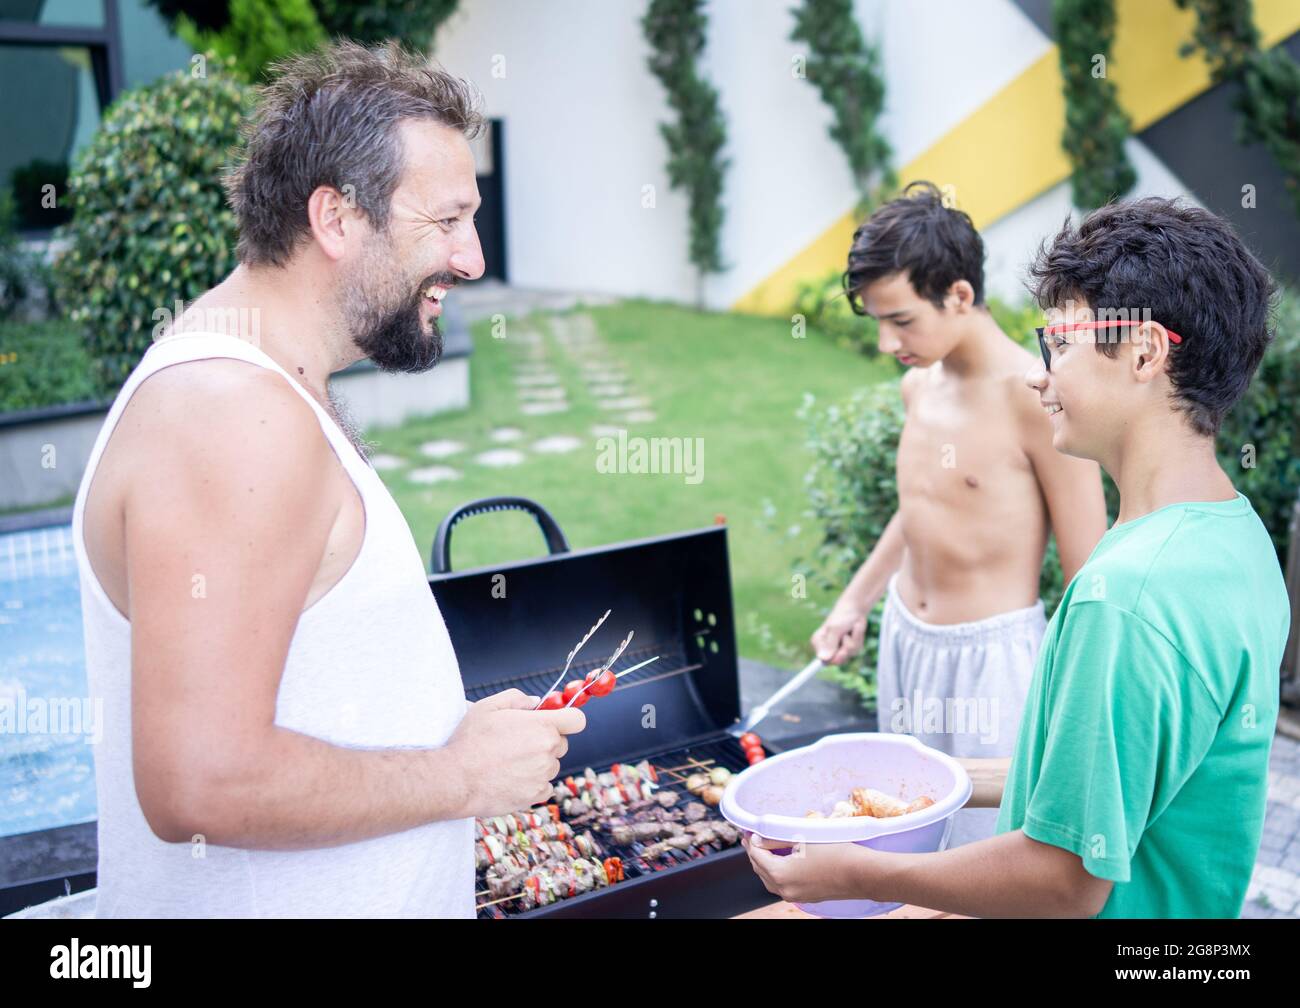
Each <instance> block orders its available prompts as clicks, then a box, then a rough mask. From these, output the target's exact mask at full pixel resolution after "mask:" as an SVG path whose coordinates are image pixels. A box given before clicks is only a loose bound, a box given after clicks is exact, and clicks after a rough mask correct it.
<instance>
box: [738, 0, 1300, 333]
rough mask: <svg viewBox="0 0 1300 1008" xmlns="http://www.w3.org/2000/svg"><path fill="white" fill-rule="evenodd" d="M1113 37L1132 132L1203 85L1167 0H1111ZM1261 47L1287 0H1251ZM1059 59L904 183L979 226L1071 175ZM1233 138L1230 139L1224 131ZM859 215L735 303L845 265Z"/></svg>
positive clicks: (1279, 26)
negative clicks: (944, 189)
mask: <svg viewBox="0 0 1300 1008" xmlns="http://www.w3.org/2000/svg"><path fill="white" fill-rule="evenodd" d="M1116 16H1117V25H1116V32H1115V43H1114V46H1113V48H1112V52H1111V60H1110V65H1109V66H1108V67H1107V70H1108V73H1109V75H1110V77H1111V79H1112V80H1114V81H1115V87H1116V89H1117V91H1118V92H1119V100H1120V103H1121V104H1122V105H1123V107H1124V110H1125V111H1126V112H1127V113H1128V115H1129V118H1130V119H1131V120H1132V124H1133V132H1135V133H1136V132H1138V131H1140V130H1144V129H1146V128H1147V127H1148V126H1150V125H1151V124H1152V123H1155V122H1158V121H1159V120H1160V119H1163V118H1164V117H1165V116H1167V115H1168V114H1169V113H1170V112H1172V111H1174V109H1176V108H1178V107H1180V106H1181V105H1184V104H1186V103H1187V102H1189V101H1191V99H1193V98H1195V97H1196V96H1197V95H1199V94H1201V93H1202V92H1203V91H1205V90H1206V89H1207V88H1209V86H1210V73H1209V69H1208V68H1207V67H1206V65H1205V61H1204V60H1203V59H1202V58H1201V57H1200V56H1199V55H1195V56H1192V57H1189V58H1187V59H1182V58H1180V57H1179V56H1178V47H1179V45H1180V44H1181V43H1182V42H1183V41H1185V40H1188V39H1190V38H1191V37H1192V29H1193V26H1194V25H1195V20H1196V19H1195V15H1194V14H1193V13H1192V12H1191V11H1183V10H1180V9H1178V8H1177V7H1176V6H1175V5H1174V3H1173V0H1118V2H1117V4H1116ZM1255 24H1256V25H1257V26H1258V28H1259V32H1260V36H1261V40H1262V42H1263V44H1264V45H1265V46H1274V45H1277V44H1278V43H1279V42H1281V41H1282V40H1283V39H1285V38H1288V37H1290V36H1291V35H1293V34H1295V33H1296V32H1297V31H1300V4H1297V3H1296V2H1295V0H1255ZM1059 60H1060V57H1059V54H1058V51H1057V48H1056V46H1055V45H1053V46H1052V47H1051V48H1050V49H1048V51H1047V52H1046V53H1044V54H1043V56H1042V57H1041V58H1040V59H1038V60H1036V61H1035V62H1034V63H1033V64H1032V65H1030V66H1029V67H1028V68H1027V69H1026V70H1025V71H1024V72H1023V73H1021V74H1020V76H1018V77H1017V78H1016V79H1015V80H1013V81H1012V82H1011V83H1010V84H1008V85H1006V87H1004V88H1002V90H1001V91H999V92H997V93H996V94H995V95H993V96H992V97H991V98H990V99H989V100H988V101H987V102H985V103H984V104H983V105H981V106H980V107H979V108H978V109H976V110H975V111H974V112H972V113H971V114H970V115H969V116H967V117H966V118H965V119H964V120H962V121H961V122H960V123H958V124H957V125H956V126H954V127H953V128H952V129H951V130H949V131H948V132H947V133H946V134H944V135H943V136H942V137H940V138H939V140H938V141H936V142H935V143H934V144H933V145H932V146H930V147H929V148H928V149H927V150H926V151H925V152H924V153H922V154H921V155H919V156H918V157H917V158H915V159H914V160H913V161H912V162H911V163H909V164H907V165H905V166H904V167H903V169H902V170H901V171H900V172H899V178H900V179H901V180H902V181H903V182H904V183H906V182H908V181H911V180H912V179H929V180H930V181H932V182H935V183H937V184H938V185H940V186H944V185H951V186H953V191H954V195H955V196H956V200H957V204H958V205H959V206H960V207H961V208H962V209H963V210H965V211H966V212H967V213H968V214H970V216H971V219H972V220H973V221H974V222H975V226H976V227H978V228H983V227H987V226H988V225H989V224H992V223H993V222H994V221H996V220H998V219H999V218H1001V217H1003V216H1005V215H1006V214H1008V213H1010V212H1011V211H1012V210H1015V209H1016V208H1017V207H1020V206H1023V205H1024V204H1025V203H1028V202H1029V201H1030V200H1032V199H1033V198H1034V197H1036V196H1038V195H1040V194H1042V193H1044V192H1046V191H1047V190H1048V189H1051V188H1052V187H1053V186H1055V185H1057V184H1058V183H1060V182H1062V181H1064V180H1065V179H1067V178H1069V177H1070V163H1069V161H1068V160H1067V158H1066V156H1065V153H1064V151H1062V150H1061V144H1060V136H1061V132H1062V130H1063V129H1064V127H1065V99H1064V97H1063V95H1062V90H1061V89H1062V81H1061V70H1060V62H1059ZM1225 139H1227V140H1228V142H1235V140H1233V139H1232V138H1225ZM858 223H859V221H858V219H857V218H856V216H855V215H854V213H853V212H852V211H849V212H848V213H846V214H844V216H843V217H841V218H839V219H838V220H837V221H836V222H835V223H834V224H832V225H831V226H830V227H829V228H827V229H826V230H825V231H824V232H822V234H821V235H819V236H818V237H817V238H816V239H815V240H814V241H813V242H812V243H811V244H809V245H808V246H807V247H805V248H804V249H803V250H802V251H800V252H799V253H798V254H797V255H795V256H794V257H793V258H791V259H790V260H789V261H787V262H786V263H785V265H783V266H781V267H780V268H779V269H777V270H776V271H774V272H773V273H772V274H770V275H769V276H768V277H766V278H765V279H764V280H763V281H762V282H760V283H759V284H758V285H757V286H755V287H754V288H753V289H751V290H750V291H749V292H748V293H746V294H745V296H744V297H742V298H740V299H739V300H738V301H737V302H736V303H735V304H734V305H733V306H732V308H733V309H734V310H735V311H740V312H750V313H753V314H758V315H780V314H784V313H785V312H787V311H788V310H789V309H790V305H791V304H792V303H793V302H794V298H795V293H796V290H797V288H798V285H799V283H800V282H802V281H807V280H810V279H814V278H818V277H822V276H825V275H826V274H827V273H829V272H830V271H831V270H839V269H843V268H844V265H845V257H846V255H847V254H848V249H849V244H850V242H851V241H852V239H853V232H854V230H855V229H856V228H857V226H858Z"/></svg>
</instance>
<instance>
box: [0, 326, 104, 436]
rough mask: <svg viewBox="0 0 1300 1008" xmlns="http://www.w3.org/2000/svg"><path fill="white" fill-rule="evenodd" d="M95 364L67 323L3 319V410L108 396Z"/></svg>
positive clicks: (0, 391)
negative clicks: (98, 379)
mask: <svg viewBox="0 0 1300 1008" xmlns="http://www.w3.org/2000/svg"><path fill="white" fill-rule="evenodd" d="M93 364H94V362H93V360H92V359H91V357H90V354H89V353H87V352H86V345H85V342H84V341H83V340H82V337H81V330H80V329H79V328H78V327H77V326H74V325H71V324H69V323H68V322H64V321H61V320H58V321H50V322H4V323H0V413H10V412H13V411H15V410H28V409H37V408H39V407H41V406H61V405H63V404H64V403H74V402H85V401H87V400H100V399H102V398H104V396H103V393H102V390H101V389H100V388H99V387H98V385H96V383H95V379H94V367H93Z"/></svg>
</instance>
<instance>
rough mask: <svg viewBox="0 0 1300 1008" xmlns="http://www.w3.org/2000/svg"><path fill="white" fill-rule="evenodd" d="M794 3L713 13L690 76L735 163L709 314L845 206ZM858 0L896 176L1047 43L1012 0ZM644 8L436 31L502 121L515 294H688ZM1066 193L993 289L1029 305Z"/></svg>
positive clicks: (1002, 262) (565, 0)
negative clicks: (875, 50) (803, 66)
mask: <svg viewBox="0 0 1300 1008" xmlns="http://www.w3.org/2000/svg"><path fill="white" fill-rule="evenodd" d="M795 2H796V0H712V2H711V3H710V4H709V6H708V11H709V35H708V38H709V43H708V49H707V51H706V53H705V57H704V59H703V60H702V72H703V73H704V75H705V76H706V77H707V78H708V79H709V80H710V81H711V82H712V83H713V84H714V86H715V87H717V88H718V90H719V92H720V98H721V105H722V109H723V113H724V114H725V115H726V117H727V123H728V125H727V148H726V150H725V156H726V157H727V158H729V160H730V162H731V163H730V166H729V168H728V170H727V174H726V184H725V190H724V200H725V208H726V210H725V224H724V229H723V235H722V249H723V258H724V261H725V262H726V263H727V265H728V266H729V267H730V268H729V269H728V270H727V272H725V273H723V274H720V275H715V276H712V277H710V278H709V279H708V281H707V283H706V287H705V293H706V301H707V303H708V304H710V305H711V306H714V307H726V306H728V305H730V304H732V303H733V302H735V301H736V300H737V299H738V298H740V297H741V296H742V295H744V294H745V293H746V292H747V291H749V290H750V289H751V288H752V287H753V286H754V285H755V284H757V283H759V282H760V281H761V280H763V279H764V278H765V277H766V276H768V275H769V274H770V273H771V272H772V271H774V270H775V269H777V268H779V267H780V266H781V265H782V264H783V263H785V262H786V261H788V260H789V259H790V258H791V257H792V256H793V255H794V254H795V253H797V252H798V251H799V250H800V249H802V248H804V247H805V246H806V245H807V244H808V243H810V242H811V241H813V240H814V239H815V238H817V237H818V236H819V235H820V234H821V233H822V232H823V231H825V229H826V228H827V227H829V226H830V225H831V224H832V223H834V222H835V221H836V220H837V219H839V218H840V216H841V215H843V214H844V213H845V211H847V210H848V209H850V208H851V207H852V205H853V203H854V198H855V193H854V190H853V186H852V181H851V179H850V177H849V172H848V169H847V166H846V165H845V161H844V156H843V153H842V152H841V151H840V149H839V147H838V146H837V145H835V144H834V142H833V141H832V140H831V139H830V137H829V136H828V134H827V127H828V126H829V124H830V121H831V115H830V111H829V109H827V107H826V106H825V105H824V104H823V103H822V101H821V98H820V96H819V94H818V92H817V90H816V89H815V88H814V87H813V86H812V85H810V84H809V83H808V82H807V81H806V80H802V79H798V78H796V77H795V76H794V74H793V73H792V67H793V57H794V56H795V55H796V54H797V53H799V52H800V51H801V50H802V44H800V45H796V44H795V43H794V42H791V41H790V38H789V35H790V31H791V29H792V27H793V23H794V20H793V17H792V15H791V14H790V9H791V8H792V7H793V6H794V4H795ZM855 7H856V11H857V16H858V23H859V25H860V27H861V28H862V30H863V31H864V33H865V34H866V36H867V37H868V39H874V40H878V41H880V42H881V43H882V46H883V63H884V71H885V78H886V113H885V117H884V122H883V126H884V129H885V132H886V135H887V137H888V138H889V141H890V143H891V144H892V146H893V148H894V154H895V157H894V161H895V164H897V165H899V166H903V165H905V164H907V162H908V161H910V160H911V159H912V158H914V157H916V156H917V155H919V154H920V153H922V152H923V151H924V150H926V149H927V148H928V147H929V146H930V145H931V144H933V143H934V142H935V141H936V140H937V139H939V138H940V137H941V136H943V134H944V133H946V132H947V131H948V130H949V129H951V128H952V127H953V126H955V125H956V124H957V123H959V122H961V121H962V120H963V119H964V118H965V117H966V116H967V115H969V114H970V113H971V112H973V111H974V110H975V109H977V108H978V107H979V106H980V105H981V104H983V103H984V102H985V101H986V100H987V99H988V98H989V97H990V96H991V95H992V94H994V93H995V92H996V91H997V90H999V89H1000V88H1002V87H1003V86H1005V85H1006V84H1008V83H1009V82H1010V81H1011V80H1013V79H1014V78H1015V77H1016V76H1017V75H1018V74H1020V73H1021V72H1022V71H1023V70H1024V69H1025V68H1026V67H1028V66H1029V65H1030V64H1031V63H1033V62H1034V61H1035V60H1037V59H1038V58H1039V57H1040V56H1042V54H1043V53H1044V52H1045V51H1046V50H1047V48H1048V47H1049V44H1050V43H1049V41H1048V39H1047V38H1046V37H1045V36H1044V35H1043V34H1042V33H1041V32H1040V31H1038V29H1037V28H1035V27H1034V26H1033V24H1032V23H1031V22H1030V21H1029V20H1028V19H1027V18H1026V17H1025V16H1024V15H1023V14H1022V13H1021V12H1020V10H1019V8H1018V7H1016V5H1015V4H1014V3H1013V2H1012V0H855ZM645 8H646V3H645V0H536V2H523V0H473V2H470V3H466V4H463V5H462V9H461V10H460V11H459V12H458V13H457V14H456V15H455V16H454V17H453V18H452V19H451V20H450V21H449V22H448V23H447V24H446V25H445V26H444V27H443V29H442V31H441V32H440V33H439V36H438V39H437V45H436V49H435V54H436V56H437V58H438V59H439V60H440V61H441V62H442V63H443V64H444V65H445V66H446V67H447V68H448V69H449V70H451V71H453V72H455V73H457V74H459V75H461V76H465V77H468V78H470V79H471V80H473V81H474V82H475V83H476V84H477V85H478V86H479V87H480V89H481V90H482V91H483V92H484V98H485V106H486V111H487V112H488V114H489V115H492V116H500V117H502V118H504V120H505V148H506V156H505V186H506V244H507V248H508V270H509V274H510V279H511V282H512V283H515V284H517V285H520V286H524V287H536V288H541V289H554V290H580V291H593V292H605V293H610V294H618V295H628V296H647V297H653V298H664V299H671V300H680V301H685V302H690V301H693V300H694V298H695V270H694V268H693V267H692V266H691V264H690V262H689V261H688V259H687V242H688V226H689V225H688V222H687V208H686V199H685V196H684V195H683V194H682V193H679V192H675V191H673V190H671V189H670V188H669V185H668V179H667V176H666V173H665V170H664V161H665V155H666V152H665V147H664V142H663V139H662V137H661V136H660V135H659V130H658V124H659V123H660V122H662V121H664V120H665V119H666V118H667V117H668V115H669V110H668V107H667V104H666V101H665V99H664V94H663V89H662V88H661V87H660V85H659V82H658V81H657V80H655V79H654V78H653V77H652V76H651V75H650V72H649V70H648V69H646V57H647V54H648V49H647V46H646V43H645V41H644V39H643V37H642V33H641V26H640V18H641V16H642V14H643V13H644V11H645ZM494 61H495V62H494ZM494 67H495V68H496V74H497V76H494ZM502 74H503V75H502ZM1043 142H1044V143H1056V142H1058V141H1057V138H1056V137H1055V136H1048V135H1044V137H1043ZM1153 160H1154V159H1152V158H1150V157H1149V155H1148V156H1147V157H1146V161H1147V162H1151V161H1153ZM1147 168H1148V169H1149V170H1147V171H1144V173H1143V181H1144V183H1148V182H1149V183H1150V185H1151V186H1152V187H1153V191H1160V186H1161V184H1162V182H1163V181H1167V180H1162V179H1160V178H1159V171H1158V170H1156V169H1157V168H1158V164H1157V165H1156V166H1155V167H1152V166H1151V165H1150V164H1148V165H1147ZM904 181H906V180H904ZM645 185H652V186H654V188H655V204H656V205H655V207H654V209H643V208H642V206H641V200H642V187H643V186H645ZM1064 192H1065V195H1064V196H1062V195H1061V190H1060V188H1059V187H1058V189H1057V190H1053V192H1052V193H1048V194H1046V195H1045V196H1044V197H1042V198H1040V199H1038V200H1035V201H1033V202H1032V203H1030V204H1029V205H1028V206H1027V207H1024V208H1021V210H1019V211H1017V212H1016V213H1014V214H1012V215H1010V217H1008V218H1007V219H1006V220H1005V221H1002V222H999V223H997V224H995V225H993V227H991V228H990V229H989V235H988V237H989V246H990V263H989V274H990V275H989V286H990V289H992V290H994V291H996V292H1006V293H1011V294H1012V295H1013V296H1014V297H1016V298H1017V299H1018V298H1019V297H1021V296H1023V293H1022V292H1020V289H1019V287H1018V283H1019V275H1020V271H1022V270H1023V265H1024V261H1025V260H1026V259H1027V257H1028V255H1029V254H1030V253H1032V250H1033V247H1034V246H1035V245H1036V243H1037V239H1038V238H1041V237H1042V235H1043V234H1046V233H1049V231H1051V230H1054V229H1055V228H1056V227H1057V226H1058V225H1059V224H1060V220H1061V218H1062V217H1063V216H1064V212H1065V210H1068V201H1069V197H1068V186H1067V187H1066V188H1065V190H1064ZM1062 199H1063V200H1064V203H1065V206H1064V207H1062V206H1061V201H1062ZM846 251H847V250H846Z"/></svg>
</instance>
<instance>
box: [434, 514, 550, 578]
mask: <svg viewBox="0 0 1300 1008" xmlns="http://www.w3.org/2000/svg"><path fill="white" fill-rule="evenodd" d="M490 511H527V512H528V513H529V514H530V515H532V516H533V518H534V520H536V522H537V525H538V527H539V528H540V529H541V530H542V535H543V536H545V537H546V548H547V549H548V550H550V552H551V553H552V555H554V554H556V553H568V552H569V543H568V541H567V540H566V539H565V538H564V533H563V532H561V531H560V526H559V524H558V523H557V522H556V520H555V519H554V518H552V517H551V513H550V512H549V511H547V510H546V508H544V507H542V506H541V505H540V504H538V503H537V502H536V501H531V500H529V499H528V498H527V497H482V498H480V499H478V500H474V501H470V502H469V503H468V504H462V505H461V506H460V507H458V508H456V509H455V510H454V511H452V512H451V513H450V514H448V515H447V517H446V518H444V519H443V520H442V521H441V522H440V523H439V525H438V531H437V532H435V533H434V536H433V554H432V556H430V558H429V561H430V563H431V564H432V567H433V573H434V574H449V573H451V530H452V529H453V528H455V527H456V525H457V524H458V523H459V522H462V521H464V520H465V519H466V518H470V517H472V516H474V515H480V514H487V513H488V512H490Z"/></svg>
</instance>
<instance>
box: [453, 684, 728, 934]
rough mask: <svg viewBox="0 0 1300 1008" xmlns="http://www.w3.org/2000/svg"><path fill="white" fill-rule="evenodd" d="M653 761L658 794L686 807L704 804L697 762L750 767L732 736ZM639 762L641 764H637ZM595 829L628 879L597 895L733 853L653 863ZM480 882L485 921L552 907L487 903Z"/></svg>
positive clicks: (713, 817) (689, 853) (699, 853)
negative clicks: (695, 776) (695, 784)
mask: <svg viewBox="0 0 1300 1008" xmlns="http://www.w3.org/2000/svg"><path fill="white" fill-rule="evenodd" d="M557 671H558V670H557ZM635 674H636V673H634V675H635ZM648 759H649V760H650V762H651V764H653V765H654V767H655V769H656V770H657V771H658V773H659V790H660V791H673V792H676V793H677V794H678V795H679V798H678V805H682V804H685V803H686V802H688V801H698V800H699V799H697V798H696V797H695V796H694V795H692V794H691V793H690V792H688V791H687V790H686V787H685V780H686V775H687V774H689V773H691V772H694V770H695V769H696V767H695V766H694V764H700V765H701V766H700V767H699V769H702V770H708V769H710V768H711V767H714V766H722V767H726V768H727V769H728V770H730V771H732V772H733V773H739V772H740V771H741V770H744V769H745V768H746V767H747V766H748V760H747V759H746V758H745V753H744V750H743V749H742V748H741V746H740V743H739V742H738V741H737V740H736V739H734V738H732V737H731V736H730V735H724V736H722V737H720V738H717V739H711V740H706V741H704V742H701V743H697V744H695V745H692V746H688V747H686V748H682V749H674V750H671V751H669V752H666V753H661V754H659V755H657V756H651V757H648ZM620 762H623V761H620ZM637 762H640V761H639V760H638V761H637ZM611 766H613V764H612V763H611V764H608V765H606V766H602V767H593V768H592V769H593V770H595V771H596V772H597V773H605V772H607V771H608V770H609V768H610V767H611ZM677 768H681V769H677ZM669 770H675V775H674V773H670V772H668V771H669ZM706 807H708V806H706ZM708 811H709V814H708V816H707V817H706V819H705V820H704V821H706V822H721V821H724V820H723V819H722V816H721V814H719V812H718V810H717V809H716V808H713V807H708ZM561 819H562V821H567V817H565V816H562V817H561ZM590 828H591V830H592V833H593V835H595V837H596V839H597V840H599V841H600V845H601V846H602V847H603V848H604V851H605V853H604V854H603V855H601V856H602V858H607V857H617V858H621V859H622V861H623V870H624V874H625V879H624V881H622V882H619V883H615V884H614V885H613V886H610V887H608V888H607V889H599V890H593V894H599V893H603V892H608V891H610V889H616V888H618V886H622V885H627V884H628V883H629V882H631V881H632V880H633V879H637V878H643V877H645V876H647V875H654V874H657V873H659V872H663V871H666V870H668V869H669V868H675V867H677V866H678V865H682V864H686V863H688V862H691V861H700V860H703V859H706V858H708V857H711V856H714V855H716V854H718V853H719V852H721V851H723V850H729V849H732V848H727V847H724V846H723V845H722V844H720V843H712V844H707V845H704V846H702V847H690V848H687V849H686V850H677V849H675V848H674V849H670V850H669V851H667V852H665V853H664V854H663V855H662V856H661V857H659V858H656V859H655V860H654V861H653V862H651V861H648V860H647V859H646V858H645V857H644V856H643V855H644V853H645V849H646V847H647V846H648V845H647V844H643V843H638V842H633V843H631V844H628V845H620V844H616V843H614V841H613V839H612V838H611V837H610V835H609V832H608V831H607V830H604V829H601V828H600V827H598V826H592V827H590ZM477 882H478V885H477V886H476V888H477V889H478V890H479V892H478V895H477V896H476V900H477V901H478V904H479V910H478V916H479V917H480V918H481V919H484V920H493V919H504V918H510V917H529V916H531V915H533V914H537V913H541V912H543V911H545V910H546V909H548V907H539V908H537V909H536V910H529V911H525V912H519V911H516V910H513V909H512V907H511V901H510V900H508V899H507V900H506V901H504V902H491V901H488V902H489V905H484V903H485V901H487V896H486V892H485V891H486V888H487V886H486V883H485V882H484V873H483V872H482V871H480V872H479V874H478V877H477ZM559 902H561V903H562V902H564V901H563V900H561V901H559ZM554 905H555V904H550V906H554Z"/></svg>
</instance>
